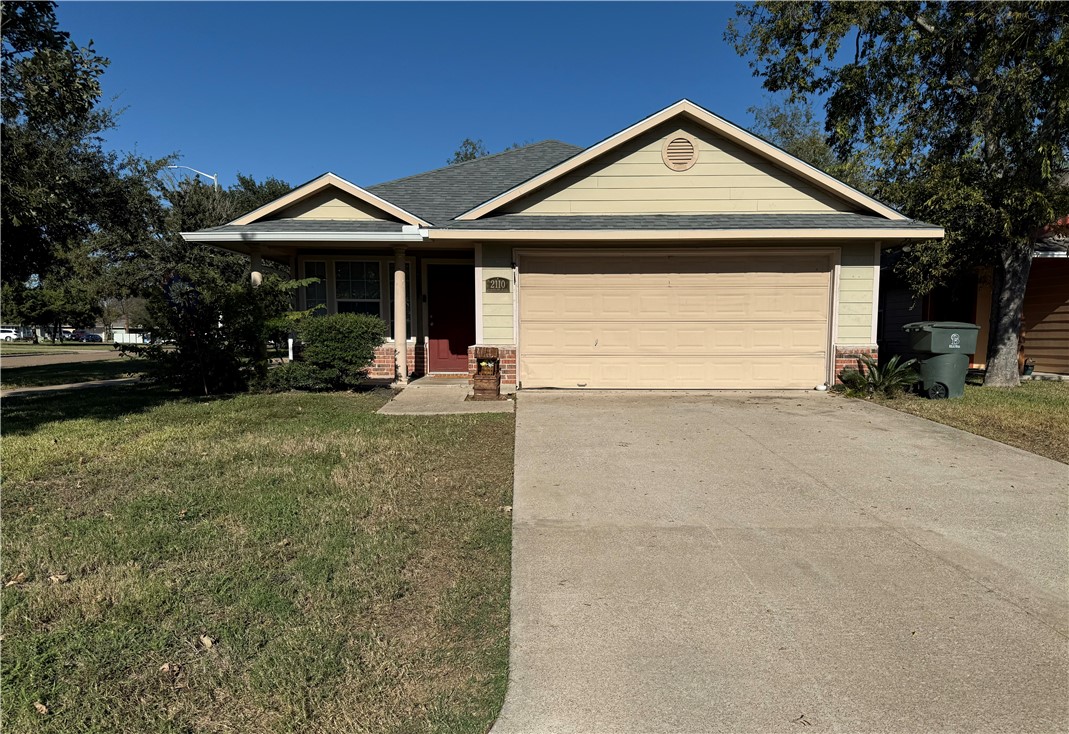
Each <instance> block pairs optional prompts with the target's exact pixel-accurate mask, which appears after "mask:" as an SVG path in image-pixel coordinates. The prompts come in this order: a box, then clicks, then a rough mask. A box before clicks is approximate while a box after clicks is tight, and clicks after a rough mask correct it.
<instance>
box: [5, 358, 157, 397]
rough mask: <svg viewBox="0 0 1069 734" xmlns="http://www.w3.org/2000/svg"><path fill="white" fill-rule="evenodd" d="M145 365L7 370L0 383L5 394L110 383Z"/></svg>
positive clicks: (70, 365)
mask: <svg viewBox="0 0 1069 734" xmlns="http://www.w3.org/2000/svg"><path fill="white" fill-rule="evenodd" d="M147 367H148V365H147V364H146V363H145V362H144V361H143V360H138V361H134V360H130V359H124V360H118V359H116V360H114V361H112V360H102V361H96V362H64V363H61V364H46V365H35V366H33V367H7V368H5V369H4V371H3V375H2V379H3V386H4V389H5V390H11V389H15V388H19V387H44V386H45V385H65V384H70V383H77V382H91V381H93V380H111V379H114V378H117V377H127V376H131V375H138V374H141V373H142V372H144V371H145V369H146V368H147Z"/></svg>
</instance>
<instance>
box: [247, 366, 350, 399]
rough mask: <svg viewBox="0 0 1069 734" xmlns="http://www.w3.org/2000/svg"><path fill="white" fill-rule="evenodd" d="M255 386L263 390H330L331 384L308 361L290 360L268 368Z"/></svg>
mask: <svg viewBox="0 0 1069 734" xmlns="http://www.w3.org/2000/svg"><path fill="white" fill-rule="evenodd" d="M254 388H255V389H256V390H259V391H261V392H287V391H289V390H301V391H304V392H320V391H322V390H330V389H331V384H330V383H329V382H327V381H326V380H325V379H324V377H323V374H322V373H321V372H320V370H319V369H318V368H316V367H314V366H312V365H310V364H308V363H307V362H290V363H289V364H281V365H279V366H278V367H274V368H272V369H270V370H268V371H267V374H266V375H265V376H264V377H263V379H261V380H258V381H257V382H256V383H255V385H254Z"/></svg>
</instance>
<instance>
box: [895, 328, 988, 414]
mask: <svg viewBox="0 0 1069 734" xmlns="http://www.w3.org/2000/svg"><path fill="white" fill-rule="evenodd" d="M902 328H903V329H904V330H905V331H906V333H907V334H908V335H909V347H910V349H911V350H912V351H913V352H914V354H915V356H916V357H917V361H918V362H920V373H921V391H922V392H923V393H924V394H925V395H927V396H928V397H929V398H933V399H935V398H960V397H961V396H962V395H964V394H965V376H966V375H967V374H968V372H969V357H970V356H972V355H973V354H974V353H975V352H976V334H977V333H978V332H979V331H980V327H979V326H977V325H976V324H966V323H963V322H961V321H916V322H914V323H912V324H906V325H905V326H903V327H902Z"/></svg>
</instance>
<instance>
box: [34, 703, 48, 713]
mask: <svg viewBox="0 0 1069 734" xmlns="http://www.w3.org/2000/svg"><path fill="white" fill-rule="evenodd" d="M33 707H34V708H35V709H37V713H39V714H40V715H41V716H47V715H48V707H47V706H45V705H44V704H43V703H41V702H40V701H34V702H33Z"/></svg>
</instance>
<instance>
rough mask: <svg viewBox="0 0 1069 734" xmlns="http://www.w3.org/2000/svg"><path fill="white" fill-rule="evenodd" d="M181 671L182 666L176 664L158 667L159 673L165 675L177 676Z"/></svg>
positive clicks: (165, 664)
mask: <svg viewBox="0 0 1069 734" xmlns="http://www.w3.org/2000/svg"><path fill="white" fill-rule="evenodd" d="M181 670H182V666H181V665H180V664H178V663H164V664H163V665H161V666H160V672H161V673H166V674H167V675H178V673H179V672H180V671H181Z"/></svg>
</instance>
